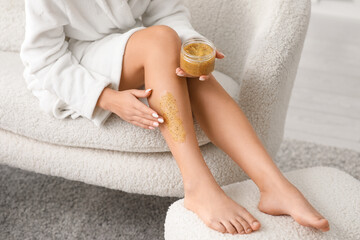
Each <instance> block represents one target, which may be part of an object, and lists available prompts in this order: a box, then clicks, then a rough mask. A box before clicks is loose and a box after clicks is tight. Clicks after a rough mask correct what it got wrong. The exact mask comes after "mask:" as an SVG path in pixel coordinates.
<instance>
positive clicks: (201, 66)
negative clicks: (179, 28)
mask: <svg viewBox="0 0 360 240" xmlns="http://www.w3.org/2000/svg"><path fill="white" fill-rule="evenodd" d="M215 54H216V49H215V46H214V44H213V43H212V42H210V41H208V40H206V39H202V38H191V39H189V40H187V41H185V42H184V43H183V44H182V45H181V53H180V68H181V69H182V70H184V71H185V72H186V73H187V74H189V75H192V76H195V77H200V76H201V75H208V74H209V73H211V72H212V71H214V67H215Z"/></svg>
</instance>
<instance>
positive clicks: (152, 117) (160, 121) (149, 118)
mask: <svg viewBox="0 0 360 240" xmlns="http://www.w3.org/2000/svg"><path fill="white" fill-rule="evenodd" d="M135 111H136V112H135V113H136V115H135V116H138V117H142V118H145V119H147V120H149V121H154V122H159V123H163V122H164V118H163V117H161V116H158V117H154V116H152V115H151V116H150V115H149V114H148V113H145V112H142V111H140V110H137V109H135Z"/></svg>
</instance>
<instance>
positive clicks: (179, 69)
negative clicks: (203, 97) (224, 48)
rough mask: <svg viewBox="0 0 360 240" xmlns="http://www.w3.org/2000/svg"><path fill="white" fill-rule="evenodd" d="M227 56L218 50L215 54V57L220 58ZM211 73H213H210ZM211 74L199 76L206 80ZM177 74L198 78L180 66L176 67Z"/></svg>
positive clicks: (201, 79)
mask: <svg viewBox="0 0 360 240" xmlns="http://www.w3.org/2000/svg"><path fill="white" fill-rule="evenodd" d="M224 57H225V55H224V54H223V53H221V52H219V51H218V50H216V54H215V58H219V59H223V58H224ZM210 74H211V73H210ZM210 74H209V75H201V76H200V77H199V80H200V81H205V80H207V79H209V77H210ZM176 75H178V76H179V77H189V78H196V77H195V76H191V75H189V74H187V73H186V72H185V71H184V70H182V69H181V68H180V67H178V68H176Z"/></svg>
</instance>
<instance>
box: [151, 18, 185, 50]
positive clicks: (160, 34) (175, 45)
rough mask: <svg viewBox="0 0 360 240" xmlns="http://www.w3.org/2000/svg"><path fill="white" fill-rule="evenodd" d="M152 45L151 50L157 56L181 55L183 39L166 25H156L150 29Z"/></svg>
mask: <svg viewBox="0 0 360 240" xmlns="http://www.w3.org/2000/svg"><path fill="white" fill-rule="evenodd" d="M148 30H149V37H148V38H147V41H148V44H149V45H150V46H149V47H150V48H149V50H150V51H155V52H156V53H157V55H161V54H164V55H168V56H169V55H173V54H175V55H177V56H178V55H179V54H180V49H181V39H180V37H179V35H178V34H177V32H176V31H175V30H174V29H172V28H171V27H168V26H166V25H155V26H151V27H148Z"/></svg>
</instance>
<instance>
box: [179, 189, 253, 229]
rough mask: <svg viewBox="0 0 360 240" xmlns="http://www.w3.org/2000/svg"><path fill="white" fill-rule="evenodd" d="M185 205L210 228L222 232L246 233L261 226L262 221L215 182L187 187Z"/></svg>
mask: <svg viewBox="0 0 360 240" xmlns="http://www.w3.org/2000/svg"><path fill="white" fill-rule="evenodd" d="M184 206H185V207H186V208H187V209H188V210H191V211H192V212H194V213H196V214H197V215H198V216H199V217H200V219H201V220H203V222H204V223H205V224H206V225H207V226H208V227H210V228H212V229H214V230H217V231H219V232H222V233H226V232H228V233H231V234H236V233H240V234H245V233H251V232H252V231H255V230H258V229H259V228H260V223H259V222H258V221H257V220H256V219H255V218H254V217H253V216H252V215H251V214H250V213H249V212H248V211H247V210H246V209H245V208H243V207H242V206H240V205H239V204H237V203H236V202H235V201H233V200H232V199H231V198H230V197H228V196H227V195H226V193H225V192H224V191H223V190H222V188H221V187H220V186H219V185H218V184H217V183H216V182H215V183H213V182H206V183H202V184H201V185H198V186H196V187H192V188H191V189H189V188H186V187H185V198H184Z"/></svg>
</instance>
